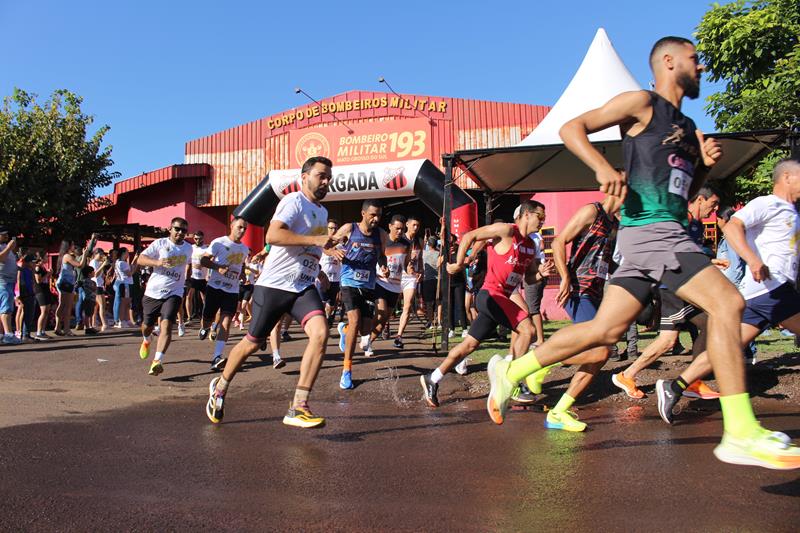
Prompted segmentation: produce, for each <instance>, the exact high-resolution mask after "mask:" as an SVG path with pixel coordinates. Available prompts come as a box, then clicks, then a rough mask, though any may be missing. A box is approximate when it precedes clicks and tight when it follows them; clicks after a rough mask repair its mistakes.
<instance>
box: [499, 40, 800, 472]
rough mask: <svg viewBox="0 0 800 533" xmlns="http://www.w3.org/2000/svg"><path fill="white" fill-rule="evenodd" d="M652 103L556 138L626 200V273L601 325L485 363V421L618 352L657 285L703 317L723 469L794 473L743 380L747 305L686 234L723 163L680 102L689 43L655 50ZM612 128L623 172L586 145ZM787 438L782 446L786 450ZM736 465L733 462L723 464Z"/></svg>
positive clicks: (616, 107)
mask: <svg viewBox="0 0 800 533" xmlns="http://www.w3.org/2000/svg"><path fill="white" fill-rule="evenodd" d="M650 65H651V67H652V69H653V72H654V74H655V91H654V92H650V91H632V92H626V93H623V94H620V95H618V96H616V97H614V98H612V99H611V100H610V101H609V102H608V103H606V104H605V105H604V106H603V107H601V108H599V109H595V110H592V111H589V112H587V113H584V114H583V115H580V116H579V117H577V118H575V119H572V120H571V121H569V122H567V123H566V124H565V125H564V126H563V127H562V128H561V131H560V134H561V138H562V139H564V143H565V144H566V146H567V148H568V149H569V150H570V151H571V152H573V153H574V154H575V155H576V156H578V157H579V158H580V159H581V160H582V161H583V162H584V163H586V164H587V165H588V166H589V167H590V168H591V169H592V170H594V172H595V174H596V177H597V181H598V182H599V183H600V189H601V190H602V191H603V192H605V193H607V194H611V195H613V196H619V197H620V198H621V199H624V204H623V206H622V221H621V229H620V231H619V234H618V237H617V239H618V243H619V248H620V252H621V253H622V256H623V258H624V262H623V264H622V265H621V266H620V267H619V269H617V271H616V272H615V273H614V275H613V276H612V278H611V282H610V285H611V286H610V287H608V290H607V292H606V295H605V297H604V298H603V302H602V303H601V305H600V309H598V312H597V316H596V317H595V318H594V319H593V320H591V321H589V322H583V323H581V324H573V325H572V326H568V327H566V328H563V329H561V330H559V331H558V332H556V333H555V334H554V335H553V336H552V337H550V339H548V340H547V341H545V343H544V344H543V345H542V346H540V347H539V348H537V349H536V350H535V351H531V352H529V353H527V354H526V355H524V356H523V357H521V358H519V359H516V360H514V361H512V362H510V363H508V362H506V361H504V360H503V358H502V357H498V356H495V357H493V358H492V359H491V360H490V361H489V366H488V375H489V380H490V383H491V390H490V393H489V398H488V400H487V409H488V411H489V415H490V417H491V418H492V420H493V421H494V422H495V423H497V424H502V423H503V419H504V416H505V411H506V408H507V405H508V399H509V398H510V397H511V394H512V391H513V389H514V386H515V384H516V383H517V382H518V381H519V380H520V379H523V378H525V377H526V376H528V375H530V374H532V373H533V372H535V371H537V370H539V369H540V368H542V367H543V366H547V365H551V364H553V363H556V362H559V361H563V360H564V359H567V358H569V357H571V356H573V355H575V354H577V353H580V352H584V351H586V350H588V349H590V348H595V347H597V346H605V345H609V344H613V343H615V342H617V340H618V339H619V338H620V337H621V336H622V335H623V334H624V333H625V331H626V330H627V329H628V326H629V325H630V324H631V323H632V322H633V321H634V320H635V319H636V316H637V315H638V314H639V312H640V311H641V310H642V309H643V308H644V303H645V302H646V301H647V299H648V298H649V294H650V286H651V285H652V284H653V283H663V284H664V285H666V286H667V288H669V289H670V290H672V291H673V292H674V293H675V294H677V295H678V296H679V297H681V298H683V299H684V300H686V301H688V302H689V303H691V304H693V305H696V306H697V307H700V308H701V309H703V310H704V311H705V312H706V313H708V316H709V323H708V326H709V327H708V330H709V332H708V338H709V341H708V347H709V352H708V355H709V358H710V361H711V364H712V365H713V368H714V373H715V375H716V377H717V382H718V383H719V387H720V393H721V395H722V396H721V397H720V403H721V404H722V413H723V421H724V434H723V438H722V442H721V443H720V444H719V445H718V446H717V448H716V449H715V455H716V456H717V458H718V459H720V460H722V461H726V462H735V463H744V462H747V463H748V464H754V465H758V466H764V467H768V468H776V467H778V468H800V449H798V448H797V447H794V446H792V445H790V444H787V442H786V440H788V437H786V436H785V435H782V434H780V435H778V436H776V434H775V433H773V432H770V431H767V430H765V429H763V428H762V427H761V426H760V425H759V423H758V422H757V421H756V418H755V416H754V415H753V409H752V405H751V403H750V398H749V396H748V394H747V391H746V386H745V380H744V361H743V358H742V349H741V335H740V331H739V322H740V321H741V320H740V319H741V313H742V311H743V309H744V300H743V299H742V297H741V295H740V294H739V293H738V291H737V290H736V288H735V287H734V286H733V285H732V284H731V283H730V282H729V281H728V280H727V279H726V278H725V276H723V275H722V273H721V272H720V271H719V270H718V269H717V268H715V267H713V266H712V265H711V261H710V259H709V258H708V257H707V256H706V255H704V254H703V253H702V252H701V251H700V249H699V248H698V246H697V245H696V244H695V243H694V242H692V240H691V239H690V238H689V236H688V235H687V234H686V229H685V227H684V224H685V223H686V211H687V200H688V198H689V197H691V196H692V195H693V194H694V193H695V192H696V191H697V190H698V189H699V188H700V186H701V185H702V184H703V182H704V181H705V177H706V175H707V172H708V167H711V166H712V165H714V164H716V163H717V161H718V160H719V159H720V158H721V157H722V150H721V148H720V145H719V143H718V142H717V141H715V140H714V139H705V138H704V137H703V134H702V132H700V131H699V130H697V129H696V127H695V124H694V122H693V121H692V120H691V119H689V118H688V117H686V116H685V115H683V113H681V112H680V105H681V101H682V100H683V98H684V96H688V97H690V98H696V97H697V96H698V95H699V92H700V91H699V89H700V74H701V72H702V71H703V68H704V67H703V66H702V65H700V64H699V63H698V60H697V52H696V50H695V47H694V45H693V44H692V42H691V41H689V40H687V39H683V38H680V37H665V38H663V39H660V40H659V41H658V42H656V44H655V45H654V46H653V49H652V51H651V53H650ZM615 125H618V126H620V128H621V131H622V134H623V136H624V137H623V141H622V144H623V153H624V158H625V172H624V173H623V172H619V171H617V170H615V169H614V167H613V166H612V165H611V164H610V163H609V162H608V161H607V160H606V159H605V157H603V155H602V154H601V153H600V152H599V151H598V150H597V149H596V148H595V147H593V146H592V144H591V143H590V142H589V138H588V134H590V133H593V132H596V131H601V130H604V129H606V128H609V127H612V126H615ZM783 437H786V440H784V439H783ZM733 455H735V456H736V457H737V459H736V460H735V461H732V460H730V457H731V456H733Z"/></svg>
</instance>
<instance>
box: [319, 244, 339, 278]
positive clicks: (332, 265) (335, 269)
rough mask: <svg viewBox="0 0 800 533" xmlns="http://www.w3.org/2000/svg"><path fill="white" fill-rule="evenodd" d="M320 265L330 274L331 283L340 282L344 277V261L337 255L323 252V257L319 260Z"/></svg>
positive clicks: (327, 274) (326, 273)
mask: <svg viewBox="0 0 800 533" xmlns="http://www.w3.org/2000/svg"><path fill="white" fill-rule="evenodd" d="M337 248H338V247H337ZM319 266H320V268H321V269H322V271H323V272H324V273H325V275H326V276H328V281H330V282H331V283H338V282H339V280H340V279H341V278H342V262H341V261H339V260H338V259H336V258H335V257H333V256H331V255H327V254H322V258H321V259H320V260H319Z"/></svg>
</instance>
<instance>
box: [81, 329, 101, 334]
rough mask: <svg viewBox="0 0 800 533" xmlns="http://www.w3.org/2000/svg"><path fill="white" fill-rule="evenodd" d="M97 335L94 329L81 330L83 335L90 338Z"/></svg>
mask: <svg viewBox="0 0 800 533" xmlns="http://www.w3.org/2000/svg"><path fill="white" fill-rule="evenodd" d="M97 333H98V332H97V330H96V329H94V328H86V329H84V330H83V334H84V335H89V336H92V335H97Z"/></svg>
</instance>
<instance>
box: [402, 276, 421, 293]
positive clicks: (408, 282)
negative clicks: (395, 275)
mask: <svg viewBox="0 0 800 533" xmlns="http://www.w3.org/2000/svg"><path fill="white" fill-rule="evenodd" d="M400 289H402V291H403V292H406V290H407V289H413V290H417V275H416V274H411V275H410V274H403V277H402V278H401V279H400Z"/></svg>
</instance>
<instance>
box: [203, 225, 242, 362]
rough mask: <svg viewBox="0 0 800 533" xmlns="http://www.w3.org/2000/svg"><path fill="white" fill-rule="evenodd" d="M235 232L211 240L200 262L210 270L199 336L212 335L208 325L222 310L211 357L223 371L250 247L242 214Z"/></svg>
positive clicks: (233, 227)
mask: <svg viewBox="0 0 800 533" xmlns="http://www.w3.org/2000/svg"><path fill="white" fill-rule="evenodd" d="M230 228H231V231H230V233H229V234H228V235H227V236H223V237H218V238H216V239H214V240H213V241H211V244H210V245H209V247H208V250H206V253H205V254H204V255H203V257H201V258H200V264H201V265H202V266H204V267H206V268H207V269H209V276H208V285H207V286H206V299H205V304H204V305H203V316H202V317H201V319H200V332H199V334H198V336H199V337H200V340H203V339H205V338H206V336H207V335H208V329H206V324H208V323H210V322H212V321H213V320H214V317H216V316H217V312H219V321H218V322H217V335H216V338H215V339H214V355H213V356H212V358H211V369H212V370H219V369H220V368H222V367H223V365H224V364H225V358H224V357H222V353H223V351H224V350H225V343H226V342H227V341H228V334H229V332H230V329H231V320H232V319H233V316H234V315H235V314H236V308H237V306H238V304H239V278H240V277H241V275H242V269H243V268H244V262H245V260H246V259H247V255H248V254H249V253H250V249H249V248H248V247H247V246H245V245H244V244H242V237H243V236H244V232H245V231H246V230H247V222H245V220H244V219H242V218H239V217H234V218H233V220H232V221H231V226H230Z"/></svg>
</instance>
